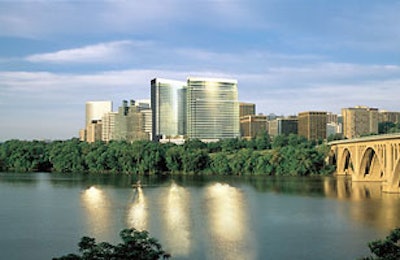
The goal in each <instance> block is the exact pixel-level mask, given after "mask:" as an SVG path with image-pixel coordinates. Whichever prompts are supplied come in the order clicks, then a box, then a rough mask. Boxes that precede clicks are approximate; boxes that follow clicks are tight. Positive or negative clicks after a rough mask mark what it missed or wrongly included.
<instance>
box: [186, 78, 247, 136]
mask: <svg viewBox="0 0 400 260" xmlns="http://www.w3.org/2000/svg"><path fill="white" fill-rule="evenodd" d="M187 86H188V88H187V136H188V138H198V139H202V140H215V139H224V138H236V137H239V136H240V128H239V102H238V89H237V81H236V80H233V79H216V78H188V80H187Z"/></svg>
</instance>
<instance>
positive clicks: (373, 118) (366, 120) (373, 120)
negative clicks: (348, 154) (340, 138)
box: [342, 106, 379, 139]
mask: <svg viewBox="0 0 400 260" xmlns="http://www.w3.org/2000/svg"><path fill="white" fill-rule="evenodd" d="M342 116H343V134H344V137H346V138H348V139H351V138H356V137H360V136H363V135H368V134H377V133H378V118H379V114H378V109H377V108H369V107H366V106H356V107H352V108H343V109H342Z"/></svg>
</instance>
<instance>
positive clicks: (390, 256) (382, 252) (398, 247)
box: [362, 228, 400, 260]
mask: <svg viewBox="0 0 400 260" xmlns="http://www.w3.org/2000/svg"><path fill="white" fill-rule="evenodd" d="M399 242H400V228H395V229H394V230H392V231H391V232H390V234H389V236H387V237H386V239H385V240H375V241H372V242H370V243H368V247H369V249H370V251H371V253H372V254H373V255H372V256H368V257H364V258H362V259H364V260H367V259H369V260H372V259H377V260H384V259H385V260H396V259H400V244H399Z"/></svg>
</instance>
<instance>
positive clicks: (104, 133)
mask: <svg viewBox="0 0 400 260" xmlns="http://www.w3.org/2000/svg"><path fill="white" fill-rule="evenodd" d="M117 115H118V113H117V112H108V113H105V114H104V115H103V117H102V119H101V121H102V122H103V127H102V130H101V140H102V141H104V142H109V141H111V140H115V118H116V117H117Z"/></svg>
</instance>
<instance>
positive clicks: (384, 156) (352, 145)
mask: <svg viewBox="0 0 400 260" xmlns="http://www.w3.org/2000/svg"><path fill="white" fill-rule="evenodd" d="M329 145H330V153H329V163H330V164H332V165H335V166H336V174H337V175H350V176H351V178H352V181H379V182H382V191H384V192H395V193H400V134H387V135H374V136H368V137H363V138H356V139H349V140H340V141H333V142H330V143H329Z"/></svg>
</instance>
